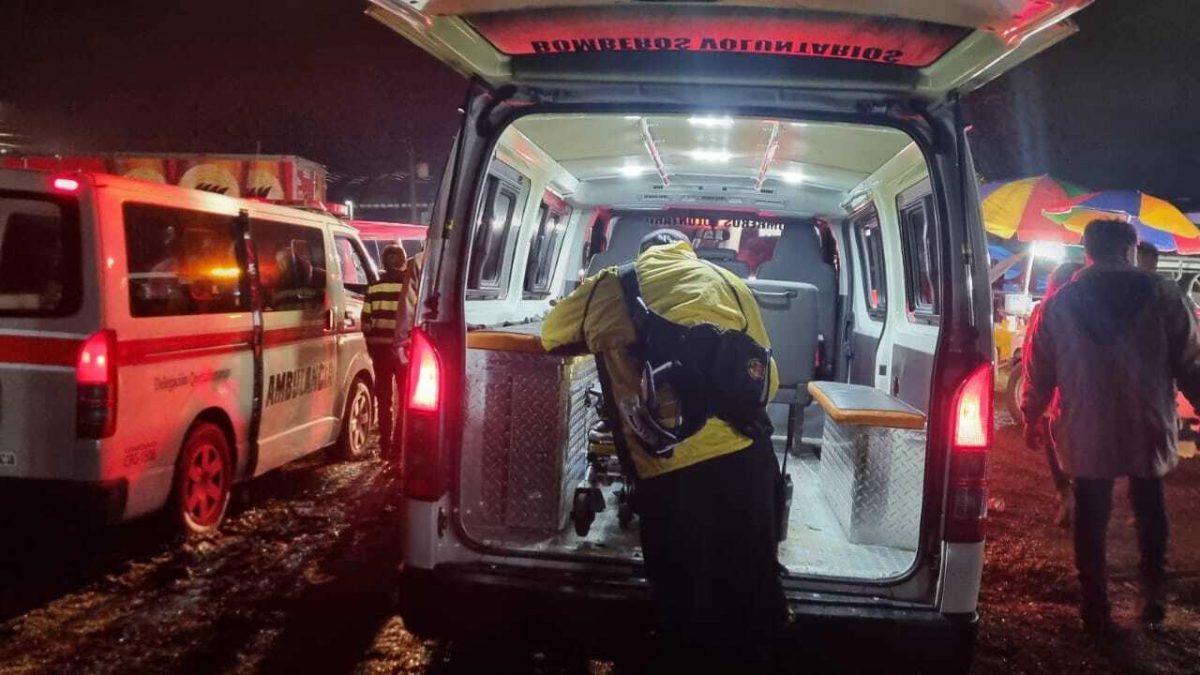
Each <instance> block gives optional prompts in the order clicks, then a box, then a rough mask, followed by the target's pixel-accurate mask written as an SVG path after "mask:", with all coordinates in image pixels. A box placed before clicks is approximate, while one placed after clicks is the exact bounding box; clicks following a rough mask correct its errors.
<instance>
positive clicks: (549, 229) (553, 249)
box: [525, 202, 571, 298]
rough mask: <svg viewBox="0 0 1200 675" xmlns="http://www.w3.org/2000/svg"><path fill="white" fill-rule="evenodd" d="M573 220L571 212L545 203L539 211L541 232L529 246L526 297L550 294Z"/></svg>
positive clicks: (526, 269) (541, 296)
mask: <svg viewBox="0 0 1200 675" xmlns="http://www.w3.org/2000/svg"><path fill="white" fill-rule="evenodd" d="M570 217H571V212H570V210H567V211H563V210H562V209H556V208H551V207H550V206H549V205H547V204H546V203H545V202H542V205H541V207H540V208H539V209H538V229H537V233H536V234H534V239H533V242H532V244H531V246H530V247H529V263H528V264H527V265H526V267H525V296H526V297H533V298H544V297H546V296H548V295H550V282H551V281H552V280H553V278H554V267H555V263H557V262H558V253H559V250H560V249H561V247H562V238H563V232H564V231H565V230H566V229H567V221H568V219H569V218H570Z"/></svg>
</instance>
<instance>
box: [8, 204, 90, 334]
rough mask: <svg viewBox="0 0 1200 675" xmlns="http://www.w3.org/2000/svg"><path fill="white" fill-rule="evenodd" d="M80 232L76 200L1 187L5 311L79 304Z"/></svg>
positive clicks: (67, 310)
mask: <svg viewBox="0 0 1200 675" xmlns="http://www.w3.org/2000/svg"><path fill="white" fill-rule="evenodd" d="M79 236H80V234H79V206H78V203H77V202H75V201H73V200H71V199H68V198H51V197H46V196H42V195H32V194H28V193H16V192H0V316H68V315H70V314H74V313H75V312H76V311H78V310H79V305H80V302H81V300H82V294H83V285H82V282H81V276H80V246H81V244H80V241H79Z"/></svg>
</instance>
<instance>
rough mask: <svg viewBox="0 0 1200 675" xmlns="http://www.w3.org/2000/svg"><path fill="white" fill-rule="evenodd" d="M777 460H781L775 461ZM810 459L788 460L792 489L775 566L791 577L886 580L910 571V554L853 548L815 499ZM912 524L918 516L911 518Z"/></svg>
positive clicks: (817, 486) (813, 467) (818, 491)
mask: <svg viewBox="0 0 1200 675" xmlns="http://www.w3.org/2000/svg"><path fill="white" fill-rule="evenodd" d="M781 459H782V457H781ZM819 467H820V462H819V460H818V459H817V458H816V457H812V456H805V457H801V458H796V457H792V458H790V459H788V472H789V473H791V474H792V482H793V484H794V488H793V493H792V512H791V514H789V518H788V538H787V539H786V540H785V541H784V542H783V543H782V544H780V545H779V562H781V563H783V564H784V565H785V566H786V567H787V568H788V571H789V572H791V573H792V574H793V575H797V576H836V577H843V578H853V579H887V578H890V577H895V576H899V575H900V574H903V573H904V572H905V571H907V570H908V568H909V567H911V566H912V564H913V561H914V560H915V558H916V553H915V552H914V551H908V550H904V549H899V548H891V547H889V546H870V545H865V544H854V543H851V542H850V541H849V540H847V539H846V535H845V534H843V532H842V528H841V525H839V524H838V521H837V518H836V517H835V516H834V514H833V511H832V510H830V508H829V505H828V504H827V503H826V501H825V498H824V497H823V496H822V495H821V488H820V484H819V482H818V477H817V469H818V468H819ZM913 518H914V519H919V518H920V514H919V513H914V514H913Z"/></svg>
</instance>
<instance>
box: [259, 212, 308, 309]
mask: <svg viewBox="0 0 1200 675" xmlns="http://www.w3.org/2000/svg"><path fill="white" fill-rule="evenodd" d="M250 236H251V238H252V239H253V240H254V248H255V251H256V252H257V254H258V269H259V278H260V279H261V281H262V294H263V310H264V311H268V312H281V311H288V310H298V309H320V308H322V307H323V306H324V304H325V278H326V271H325V235H324V232H322V231H321V229H320V228H317V227H307V226H304V225H295V224H292V223H280V222H275V221H271V220H258V219H255V220H251V221H250Z"/></svg>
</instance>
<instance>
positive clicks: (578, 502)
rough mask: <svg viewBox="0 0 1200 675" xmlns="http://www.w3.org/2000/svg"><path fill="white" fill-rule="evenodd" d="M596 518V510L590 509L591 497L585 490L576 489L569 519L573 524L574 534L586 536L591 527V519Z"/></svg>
mask: <svg viewBox="0 0 1200 675" xmlns="http://www.w3.org/2000/svg"><path fill="white" fill-rule="evenodd" d="M594 520H596V512H595V511H594V510H593V509H592V497H591V495H590V494H589V493H588V492H587V491H586V490H576V492H575V501H574V503H573V505H572V508H571V521H572V522H573V523H574V525H575V534H576V535H578V536H580V537H586V536H587V534H588V532H590V531H591V529H592V521H594Z"/></svg>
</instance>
